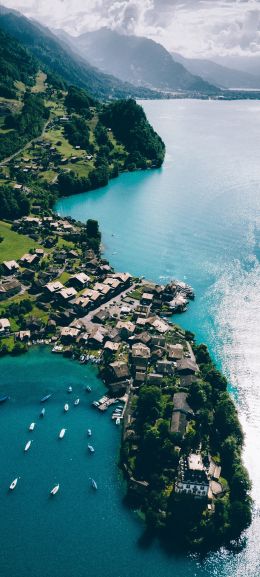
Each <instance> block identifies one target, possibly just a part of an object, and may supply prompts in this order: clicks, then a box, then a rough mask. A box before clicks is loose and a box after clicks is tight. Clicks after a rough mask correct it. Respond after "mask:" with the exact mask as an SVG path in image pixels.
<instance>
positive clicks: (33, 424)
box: [29, 423, 36, 431]
mask: <svg viewBox="0 0 260 577" xmlns="http://www.w3.org/2000/svg"><path fill="white" fill-rule="evenodd" d="M35 425H36V423H31V424H30V426H29V431H33V430H34V428H35Z"/></svg>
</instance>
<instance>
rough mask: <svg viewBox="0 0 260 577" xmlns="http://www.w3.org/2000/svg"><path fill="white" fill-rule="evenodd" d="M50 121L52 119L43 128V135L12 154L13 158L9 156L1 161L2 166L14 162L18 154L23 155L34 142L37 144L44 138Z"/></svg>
mask: <svg viewBox="0 0 260 577" xmlns="http://www.w3.org/2000/svg"><path fill="white" fill-rule="evenodd" d="M50 121H51V119H49V120H48V122H46V124H45V125H44V127H43V130H42V133H41V134H40V135H39V136H36V138H33V139H32V140H29V142H27V144H25V146H23V148H20V150H17V152H15V153H14V154H12V155H11V156H8V158H4V160H1V162H0V166H4V164H6V163H7V162H10V160H13V158H15V157H16V156H18V154H21V152H24V150H26V149H27V148H29V147H30V146H31V144H32V143H33V142H37V140H39V139H40V138H42V137H43V136H44V133H45V130H46V128H47V126H48V124H49V123H50Z"/></svg>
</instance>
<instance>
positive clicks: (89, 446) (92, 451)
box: [88, 445, 95, 453]
mask: <svg viewBox="0 0 260 577" xmlns="http://www.w3.org/2000/svg"><path fill="white" fill-rule="evenodd" d="M88 450H89V452H90V453H95V449H94V447H92V445H88Z"/></svg>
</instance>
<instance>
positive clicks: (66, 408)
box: [64, 403, 70, 413]
mask: <svg viewBox="0 0 260 577" xmlns="http://www.w3.org/2000/svg"><path fill="white" fill-rule="evenodd" d="M69 408H70V407H69V405H68V403H65V405H64V411H65V413H66V412H67V411H68V410H69Z"/></svg>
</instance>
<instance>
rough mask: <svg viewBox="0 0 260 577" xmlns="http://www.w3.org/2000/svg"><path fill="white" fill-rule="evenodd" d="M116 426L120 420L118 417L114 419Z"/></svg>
mask: <svg viewBox="0 0 260 577" xmlns="http://www.w3.org/2000/svg"><path fill="white" fill-rule="evenodd" d="M116 425H120V418H119V417H117V418H116Z"/></svg>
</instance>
